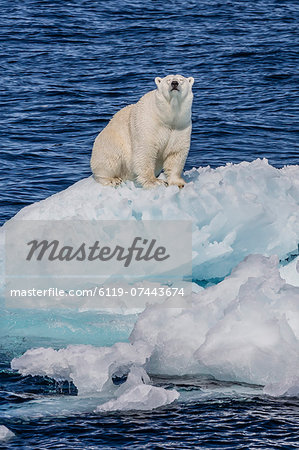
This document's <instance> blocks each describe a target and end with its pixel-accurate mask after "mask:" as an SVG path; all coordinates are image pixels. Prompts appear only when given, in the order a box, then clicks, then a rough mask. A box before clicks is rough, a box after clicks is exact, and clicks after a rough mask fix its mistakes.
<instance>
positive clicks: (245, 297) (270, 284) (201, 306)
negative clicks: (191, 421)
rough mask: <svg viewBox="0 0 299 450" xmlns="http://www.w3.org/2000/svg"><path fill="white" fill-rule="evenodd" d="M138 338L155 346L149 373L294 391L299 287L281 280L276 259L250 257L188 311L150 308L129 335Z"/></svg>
mask: <svg viewBox="0 0 299 450" xmlns="http://www.w3.org/2000/svg"><path fill="white" fill-rule="evenodd" d="M140 340H141V341H143V342H146V343H147V344H149V345H150V346H151V357H150V359H149V361H148V363H147V365H146V369H147V371H149V372H153V373H159V374H161V373H164V374H180V375H183V374H186V373H189V374H190V373H194V374H210V375H213V376H214V377H216V378H217V379H220V380H232V381H242V382H247V383H254V384H260V385H266V390H265V392H268V390H267V389H268V388H267V386H269V385H272V384H274V383H275V384H276V385H277V384H278V385H281V384H285V383H286V381H285V380H288V383H289V384H288V390H290V389H292V386H293V385H292V384H290V380H292V379H294V377H296V376H297V373H298V371H299V288H298V287H294V286H291V285H288V284H286V283H285V281H284V280H283V279H282V278H281V277H280V274H279V270H278V259H277V258H276V257H271V258H266V257H263V256H261V255H251V256H249V257H247V258H246V259H245V261H243V262H242V263H241V264H240V265H239V266H238V267H236V268H235V269H234V270H233V272H232V274H231V275H230V276H229V277H227V278H226V279H225V280H224V281H222V282H221V283H219V284H218V285H215V286H212V287H209V288H207V289H206V290H204V291H202V292H200V293H198V294H193V298H192V299H190V305H189V308H186V309H181V310H179V309H177V310H171V309H167V308H163V306H161V305H155V306H151V307H149V308H147V309H146V310H145V311H144V312H143V313H142V314H141V315H140V317H139V320H138V321H137V323H136V325H135V328H134V330H133V332H132V335H131V342H132V343H136V342H139V341H140ZM296 383H297V382H296ZM296 383H295V384H296ZM282 391H283V392H284V391H285V389H284V388H283V389H282ZM271 392H280V390H276V391H275V390H271ZM292 392H293V391H292Z"/></svg>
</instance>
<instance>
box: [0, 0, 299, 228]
mask: <svg viewBox="0 0 299 450" xmlns="http://www.w3.org/2000/svg"><path fill="white" fill-rule="evenodd" d="M298 14H299V7H298V3H297V2H296V1H295V0H281V1H275V0H256V1H252V2H250V1H243V0H242V1H236V0H234V1H227V0H225V1H222V2H219V1H215V0H201V1H194V0H189V1H188V2H177V1H172V0H171V1H167V2H165V1H160V0H156V1H147V2H142V1H136V0H135V1H119V2H113V1H103V0H73V1H50V0H41V1H37V0H14V1H13V2H12V1H9V0H2V2H1V19H0V21H1V23H2V26H1V35H0V45H1V52H0V70H1V94H2V95H1V103H0V108H1V109H0V111H1V112H0V113H1V123H0V134H1V168H0V170H1V180H2V181H1V185H0V189H1V220H2V221H4V220H6V219H8V218H9V217H11V216H12V215H14V214H15V213H16V212H17V211H18V210H19V209H20V208H21V207H23V206H25V205H28V204H30V203H32V202H34V201H37V200H40V199H43V198H45V197H47V196H48V195H50V194H53V193H55V192H58V191H60V190H61V189H63V188H66V187H67V186H69V185H71V184H73V183H74V182H75V181H78V180H79V179H81V178H83V177H86V176H88V175H89V174H90V169H89V159H90V152H91V148H92V144H93V141H94V139H95V137H96V135H97V134H98V132H99V130H100V129H101V128H102V127H104V126H105V124H106V123H107V121H108V119H109V118H110V117H111V116H112V114H114V113H115V112H116V111H117V110H118V109H119V108H121V107H123V106H125V105H127V104H129V103H132V102H135V101H137V100H138V99H139V98H140V96H141V95H143V94H144V93H145V92H147V91H149V90H151V89H154V88H155V85H154V81H153V80H154V78H155V76H164V75H166V74H168V73H181V74H183V75H185V76H193V77H194V78H195V80H196V82H195V84H194V94H195V96H194V107H193V134H192V145H191V151H190V155H189V158H188V161H187V165H186V167H187V168H190V167H192V166H200V165H208V164H209V165H211V166H213V167H215V166H218V165H221V164H224V163H226V162H230V161H232V162H240V161H243V160H246V161H251V160H253V159H255V158H257V157H266V158H268V159H269V161H270V163H271V164H274V165H275V166H277V167H280V166H282V165H284V164H298V162H299V150H298V144H297V143H298V133H297V132H296V125H297V120H296V116H295V112H296V102H297V100H298V97H296V95H297V94H296V89H297V87H298V84H297V82H298V77H297V74H298V59H297V57H298V46H297V45H296V44H297V43H298V40H297V39H298V33H297V30H298ZM297 92H298V91H297ZM297 105H298V103H297Z"/></svg>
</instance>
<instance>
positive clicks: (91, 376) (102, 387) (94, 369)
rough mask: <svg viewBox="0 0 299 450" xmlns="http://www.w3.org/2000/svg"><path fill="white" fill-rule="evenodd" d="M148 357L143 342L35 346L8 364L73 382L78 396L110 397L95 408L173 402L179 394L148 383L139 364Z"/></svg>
mask: <svg viewBox="0 0 299 450" xmlns="http://www.w3.org/2000/svg"><path fill="white" fill-rule="evenodd" d="M147 356H148V352H147V348H146V345H144V344H143V343H142V342H140V343H137V344H136V345H131V344H126V343H119V344H115V345H114V346H113V347H98V348H97V347H92V346H87V345H85V346H84V345H81V346H69V347H67V348H66V349H61V350H58V351H56V350H54V349H52V348H48V349H45V348H38V349H33V350H28V351H27V352H26V353H25V354H24V355H23V356H21V357H20V358H15V359H13V361H12V363H11V366H12V368H14V369H18V370H19V372H20V373H22V374H23V375H28V374H31V375H41V376H49V377H51V378H54V379H55V380H58V381H59V380H69V381H73V382H74V384H75V385H76V386H77V388H78V393H79V395H82V394H83V395H91V394H95V393H101V394H103V395H104V396H105V397H107V396H108V397H112V399H111V400H108V401H106V402H104V404H101V405H100V406H98V407H97V409H96V410H97V411H112V410H127V409H128V410H129V409H140V410H145V409H146V410H148V409H153V408H158V407H160V406H163V405H166V404H169V403H172V402H173V401H174V400H176V399H177V398H178V397H179V394H178V393H177V392H176V391H174V390H172V391H168V390H165V389H164V388H158V387H154V386H151V385H149V384H148V383H149V381H150V379H149V377H148V375H147V373H146V371H145V370H144V368H143V367H142V366H144V364H145V361H146V357H147Z"/></svg>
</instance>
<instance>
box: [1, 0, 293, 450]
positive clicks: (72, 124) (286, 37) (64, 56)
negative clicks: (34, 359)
mask: <svg viewBox="0 0 299 450" xmlns="http://www.w3.org/2000/svg"><path fill="white" fill-rule="evenodd" d="M298 15H299V7H298V4H297V2H296V1H295V0H281V1H278V0H277V1H275V0H262V1H261V0H256V1H251V2H250V1H236V0H234V1H227V0H224V1H222V2H219V1H214V0H202V1H194V0H189V1H188V2H175V1H172V0H171V1H168V2H165V1H160V0H156V1H154V0H152V1H147V2H141V1H130V2H129V1H119V2H113V1H102V0H73V1H58V0H57V1H54V0H40V1H37V0H15V1H9V0H2V2H1V16H0V17H1V18H0V21H1V34H0V70H1V84H0V89H1V100H0V108H1V109H0V114H1V121H0V134H1V139H0V142H1V149H0V150H1V167H0V172H1V173H0V192H1V205H0V206H1V221H2V222H4V221H5V220H7V219H8V218H10V217H12V216H13V215H14V214H15V213H16V212H17V211H18V210H20V209H21V208H22V207H24V206H26V205H28V204H30V203H32V202H35V201H38V200H40V199H43V198H45V197H47V196H49V195H51V194H53V193H55V192H58V191H61V190H62V189H64V188H66V187H67V186H70V185H71V184H73V183H74V182H76V181H78V180H79V179H81V178H84V177H86V176H88V175H90V169H89V159H90V153H91V148H92V144H93V141H94V139H95V137H96V135H97V134H98V132H99V131H100V130H101V129H102V128H103V127H104V126H105V124H106V123H107V121H108V120H109V118H110V117H111V116H112V114H114V113H115V112H116V111H117V110H119V109H120V108H121V107H123V106H125V105H127V104H129V103H132V102H135V101H137V100H138V99H139V98H140V96H142V95H143V94H144V93H145V92H147V91H148V90H151V89H154V88H155V85H154V81H153V80H154V78H155V77H156V76H165V75H166V74H169V73H181V74H182V75H185V76H193V77H194V78H195V80H196V81H195V84H194V106H193V133H192V144H191V150H190V154H189V157H188V160H187V164H186V168H191V167H192V166H205V165H210V166H212V167H216V166H219V165H221V164H225V163H227V162H235V163H238V162H241V161H243V160H246V161H251V160H253V159H255V158H257V157H260V158H263V157H266V158H268V159H269V161H270V163H271V164H273V165H274V166H276V167H281V166H283V165H285V164H299V149H298V128H297V122H298V121H297V118H296V115H295V114H296V108H298V91H297V89H298V76H297V74H298V46H297V43H298V32H297V29H298ZM83 334H84V333H83ZM82 339H83V338H82ZM118 340H119V339H118ZM18 345H19V348H20V349H21V348H22V351H23V350H24V349H26V348H28V347H30V346H31V345H32V342H28V343H27V341H26V339H24V341H22V342H21V343H20V342H18ZM36 345H46V343H45V342H39V343H36ZM1 352H2V353H1V367H2V372H1V376H0V390H1V393H0V403H1V404H2V405H4V406H5V408H7V407H9V406H11V407H14V406H15V405H16V404H19V403H22V402H26V401H29V400H30V399H32V398H36V397H35V396H45V395H49V394H51V395H57V396H61V395H69V394H71V395H75V394H76V392H75V391H72V389H71V390H70V391H68V389H66V388H63V387H61V386H60V387H59V388H57V386H56V385H53V383H52V382H51V381H50V380H44V379H39V378H31V377H21V376H19V375H16V374H13V373H11V372H10V371H9V361H10V360H11V358H12V357H13V356H14V354H15V353H18V348H16V347H14V352H12V353H11V352H10V351H8V350H7V348H6V347H5V342H2V343H1ZM19 353H20V352H19ZM179 388H180V387H179ZM181 389H184V388H181ZM20 393H21V394H22V395H20ZM24 394H25V397H24ZM298 406H299V405H298V400H295V399H289V400H287V399H277V400H274V399H270V398H266V397H264V396H262V395H261V396H251V397H248V398H245V397H244V398H240V397H239V398H238V399H233V398H230V397H228V398H226V397H224V398H223V399H222V400H219V399H217V400H216V399H214V400H207V401H206V402H196V401H193V402H189V403H179V404H177V405H173V406H171V407H167V408H165V409H162V410H160V411H153V412H149V413H134V414H133V413H131V414H116V413H115V414H108V415H103V416H99V415H93V414H89V415H84V414H83V415H82V414H81V415H80V416H79V415H78V416H74V417H65V418H63V419H55V418H41V419H39V420H32V419H30V417H28V420H23V419H22V420H21V419H14V420H13V419H10V420H4V419H3V420H1V423H4V424H6V425H7V426H9V428H10V429H12V430H13V431H14V432H15V433H16V435H17V438H16V439H15V440H12V441H11V442H10V443H9V444H8V443H7V445H4V444H3V448H24V449H25V448H28V449H29V448H30V449H31V448H42V449H46V448H65V449H77V448H78V449H82V448H84V449H87V448H90V449H96V448H107V449H108V448H109V449H110V448H115V447H123V448H136V449H140V448H179V449H182V448H259V449H260V448H298V441H299V436H298V421H299V412H298Z"/></svg>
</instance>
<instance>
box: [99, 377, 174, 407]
mask: <svg viewBox="0 0 299 450" xmlns="http://www.w3.org/2000/svg"><path fill="white" fill-rule="evenodd" d="M178 398H179V393H178V392H177V391H175V390H166V389H164V388H161V387H155V386H150V385H148V384H139V385H137V386H134V387H132V388H130V389H128V390H127V391H125V392H124V393H123V394H121V395H120V396H119V397H118V398H117V399H115V400H110V401H108V402H106V403H104V404H102V405H100V406H98V407H97V409H96V411H97V412H100V411H116V410H117V411H127V410H133V409H135V410H151V409H155V408H159V407H160V406H164V405H168V404H169V403H173V402H174V401H175V400H177V399H178Z"/></svg>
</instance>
